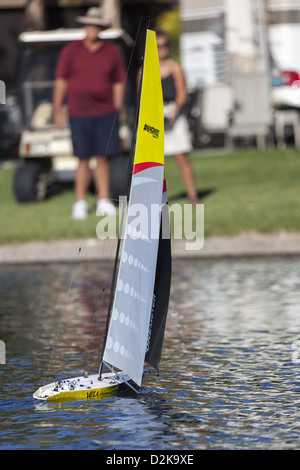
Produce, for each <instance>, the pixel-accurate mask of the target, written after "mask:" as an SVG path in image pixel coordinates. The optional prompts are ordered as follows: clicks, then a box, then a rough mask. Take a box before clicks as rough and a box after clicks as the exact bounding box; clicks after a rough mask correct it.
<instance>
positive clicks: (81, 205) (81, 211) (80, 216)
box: [72, 199, 88, 220]
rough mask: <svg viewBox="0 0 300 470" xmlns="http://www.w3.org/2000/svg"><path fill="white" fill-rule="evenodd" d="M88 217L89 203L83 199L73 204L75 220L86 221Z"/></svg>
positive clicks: (73, 217)
mask: <svg viewBox="0 0 300 470" xmlns="http://www.w3.org/2000/svg"><path fill="white" fill-rule="evenodd" d="M87 216H88V203H87V202H86V201H85V200H83V199H81V200H80V201H76V202H74V204H73V208H72V219H74V220H84V219H86V218H87Z"/></svg>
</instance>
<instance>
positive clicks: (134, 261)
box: [103, 167, 163, 385]
mask: <svg viewBox="0 0 300 470" xmlns="http://www.w3.org/2000/svg"><path fill="white" fill-rule="evenodd" d="M143 173H148V174H149V173H150V174H151V179H154V176H156V178H155V180H154V182H151V183H149V182H148V183H143V184H141V185H138V186H133V189H132V194H131V204H130V206H129V208H128V223H127V229H126V230H127V232H126V233H125V240H124V243H123V249H122V254H121V260H120V267H119V273H118V278H117V284H116V293H115V299H114V303H113V308H112V315H111V323H110V328H109V332H108V337H107V342H106V348H105V352H104V357H103V359H104V361H106V362H108V363H110V364H112V365H114V366H115V367H118V368H119V369H121V370H122V371H124V372H126V373H127V374H128V375H129V376H130V377H131V378H132V380H134V382H135V383H137V384H138V385H141V380H142V375H143V367H144V358H145V352H146V347H147V338H148V329H149V320H150V314H151V308H152V299H153V290H154V281H155V272H156V262H157V251H158V241H159V240H158V237H156V236H155V237H151V232H152V233H154V234H157V233H159V227H160V213H158V212H157V211H152V217H151V204H149V203H148V204H147V203H145V206H144V209H143V210H144V211H145V212H144V214H143V215H142V217H141V218H139V217H137V216H136V214H135V213H134V214H131V213H130V211H131V210H130V207H131V208H132V207H134V205H135V204H137V205H138V206H139V207H140V206H141V200H143V199H141V197H142V196H143V194H145V192H146V193H148V191H150V194H151V203H152V204H157V205H158V206H159V207H160V206H161V197H162V178H163V167H154V168H151V169H147V170H144V171H143ZM149 179H150V178H149ZM146 212H147V214H146ZM145 217H147V220H145ZM137 220H138V221H141V226H140V224H138V226H136V221H137Z"/></svg>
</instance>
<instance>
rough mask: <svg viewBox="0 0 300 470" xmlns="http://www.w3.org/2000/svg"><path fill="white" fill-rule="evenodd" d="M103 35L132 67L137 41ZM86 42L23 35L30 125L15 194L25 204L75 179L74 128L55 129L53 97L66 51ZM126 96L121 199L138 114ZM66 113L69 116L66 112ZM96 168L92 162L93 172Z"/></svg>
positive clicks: (118, 174)
mask: <svg viewBox="0 0 300 470" xmlns="http://www.w3.org/2000/svg"><path fill="white" fill-rule="evenodd" d="M100 36H101V37H102V38H103V39H110V40H112V41H113V42H114V43H115V44H116V45H117V46H118V47H119V49H120V50H121V53H122V54H123V57H124V60H125V62H126V55H127V53H128V51H129V49H130V47H131V45H132V40H131V38H130V37H129V36H128V35H127V34H126V33H125V32H124V31H123V30H115V29H108V30H105V31H103V32H101V33H100ZM83 37H84V30H83V29H59V30H53V31H41V32H39V31H36V32H26V33H22V34H21V35H20V36H19V43H20V46H21V47H22V54H21V63H20V83H19V86H20V90H21V95H22V109H23V118H24V122H25V126H24V129H23V132H22V134H21V139H20V146H19V159H20V161H19V165H18V167H17V169H16V173H15V178H14V193H15V196H16V199H17V201H19V202H30V201H42V200H44V199H45V198H46V197H47V195H48V194H49V189H50V188H51V187H52V188H53V187H54V186H55V185H57V183H59V184H60V183H65V182H72V181H73V180H74V174H75V170H76V166H77V159H76V158H75V157H74V155H73V148H72V142H71V137H70V129H69V127H66V128H65V129H63V130H60V129H58V128H57V127H56V126H55V125H54V123H53V105H52V93H53V85H54V77H55V67H56V63H57V59H58V56H59V53H60V51H61V48H62V47H63V45H64V44H66V43H67V42H68V41H74V40H79V39H82V38H83ZM126 96H127V95H126V93H125V105H124V108H123V110H122V112H121V113H120V139H121V140H122V143H123V152H124V153H123V154H122V155H119V156H116V157H115V158H113V159H112V160H111V167H112V168H111V192H112V193H114V194H115V195H116V194H123V193H124V192H123V189H124V183H125V182H124V174H126V171H127V167H128V152H127V151H128V150H129V147H130V143H129V142H130V140H131V137H130V131H131V129H132V127H131V123H132V122H133V119H134V118H133V115H134V109H133V108H130V106H126ZM65 113H66V116H67V110H66V109H65ZM126 152H127V153H126ZM93 165H94V162H93V160H91V169H92V168H93ZM124 167H125V168H124Z"/></svg>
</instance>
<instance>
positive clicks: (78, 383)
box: [33, 372, 130, 401]
mask: <svg viewBox="0 0 300 470" xmlns="http://www.w3.org/2000/svg"><path fill="white" fill-rule="evenodd" d="M129 382H130V378H129V377H128V376H127V375H126V374H124V373H123V372H122V373H120V374H119V375H116V374H114V373H106V374H103V376H102V377H101V380H98V374H94V375H89V376H81V377H73V378H71V379H66V380H60V381H58V382H53V383H51V384H48V385H45V386H43V387H40V388H39V389H38V390H37V391H36V392H35V393H34V394H33V398H36V399H37V400H50V401H61V400H78V399H80V400H90V399H97V398H106V397H108V396H111V395H115V394H117V393H119V392H120V391H125V390H128V389H129V385H128V383H129Z"/></svg>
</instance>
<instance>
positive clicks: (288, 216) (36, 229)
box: [0, 149, 300, 244]
mask: <svg viewBox="0 0 300 470" xmlns="http://www.w3.org/2000/svg"><path fill="white" fill-rule="evenodd" d="M191 161H192V164H193V167H194V169H195V175H196V180H197V188H198V191H199V195H200V199H201V202H202V203H203V204H204V208H205V209H204V221H205V223H204V227H205V229H204V230H205V236H206V237H207V236H210V235H233V234H238V233H240V232H242V231H257V232H264V233H270V232H275V231H278V230H286V231H300V204H299V195H300V191H299V174H300V171H299V170H300V151H298V150H295V149H287V150H277V149H276V150H275V149H269V150H266V151H256V150H240V151H235V152H231V153H227V154H222V155H221V154H206V155H205V154H202V153H201V155H200V154H199V153H194V154H193V155H192V157H191ZM13 174H14V170H13V169H7V170H5V169H1V170H0V217H1V230H0V243H1V244H3V243H16V242H23V241H28V240H54V239H61V238H86V237H96V226H97V223H98V222H99V220H100V218H99V217H97V216H96V214H95V198H94V196H93V195H92V194H91V195H89V203H90V206H91V214H90V216H89V218H88V220H86V221H73V220H72V219H71V207H72V204H73V200H74V193H73V190H72V189H65V190H63V191H62V192H61V193H59V194H56V195H55V196H52V197H51V198H49V199H48V200H46V201H45V202H42V203H30V204H19V203H17V202H16V201H15V198H14V195H13V192H12V181H13ZM166 177H167V186H168V196H169V204H170V206H172V204H174V203H179V204H181V205H184V204H186V203H188V200H187V198H186V196H185V189H184V186H183V183H182V181H181V177H180V175H179V172H178V169H177V167H176V165H175V162H174V160H173V158H167V160H166Z"/></svg>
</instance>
